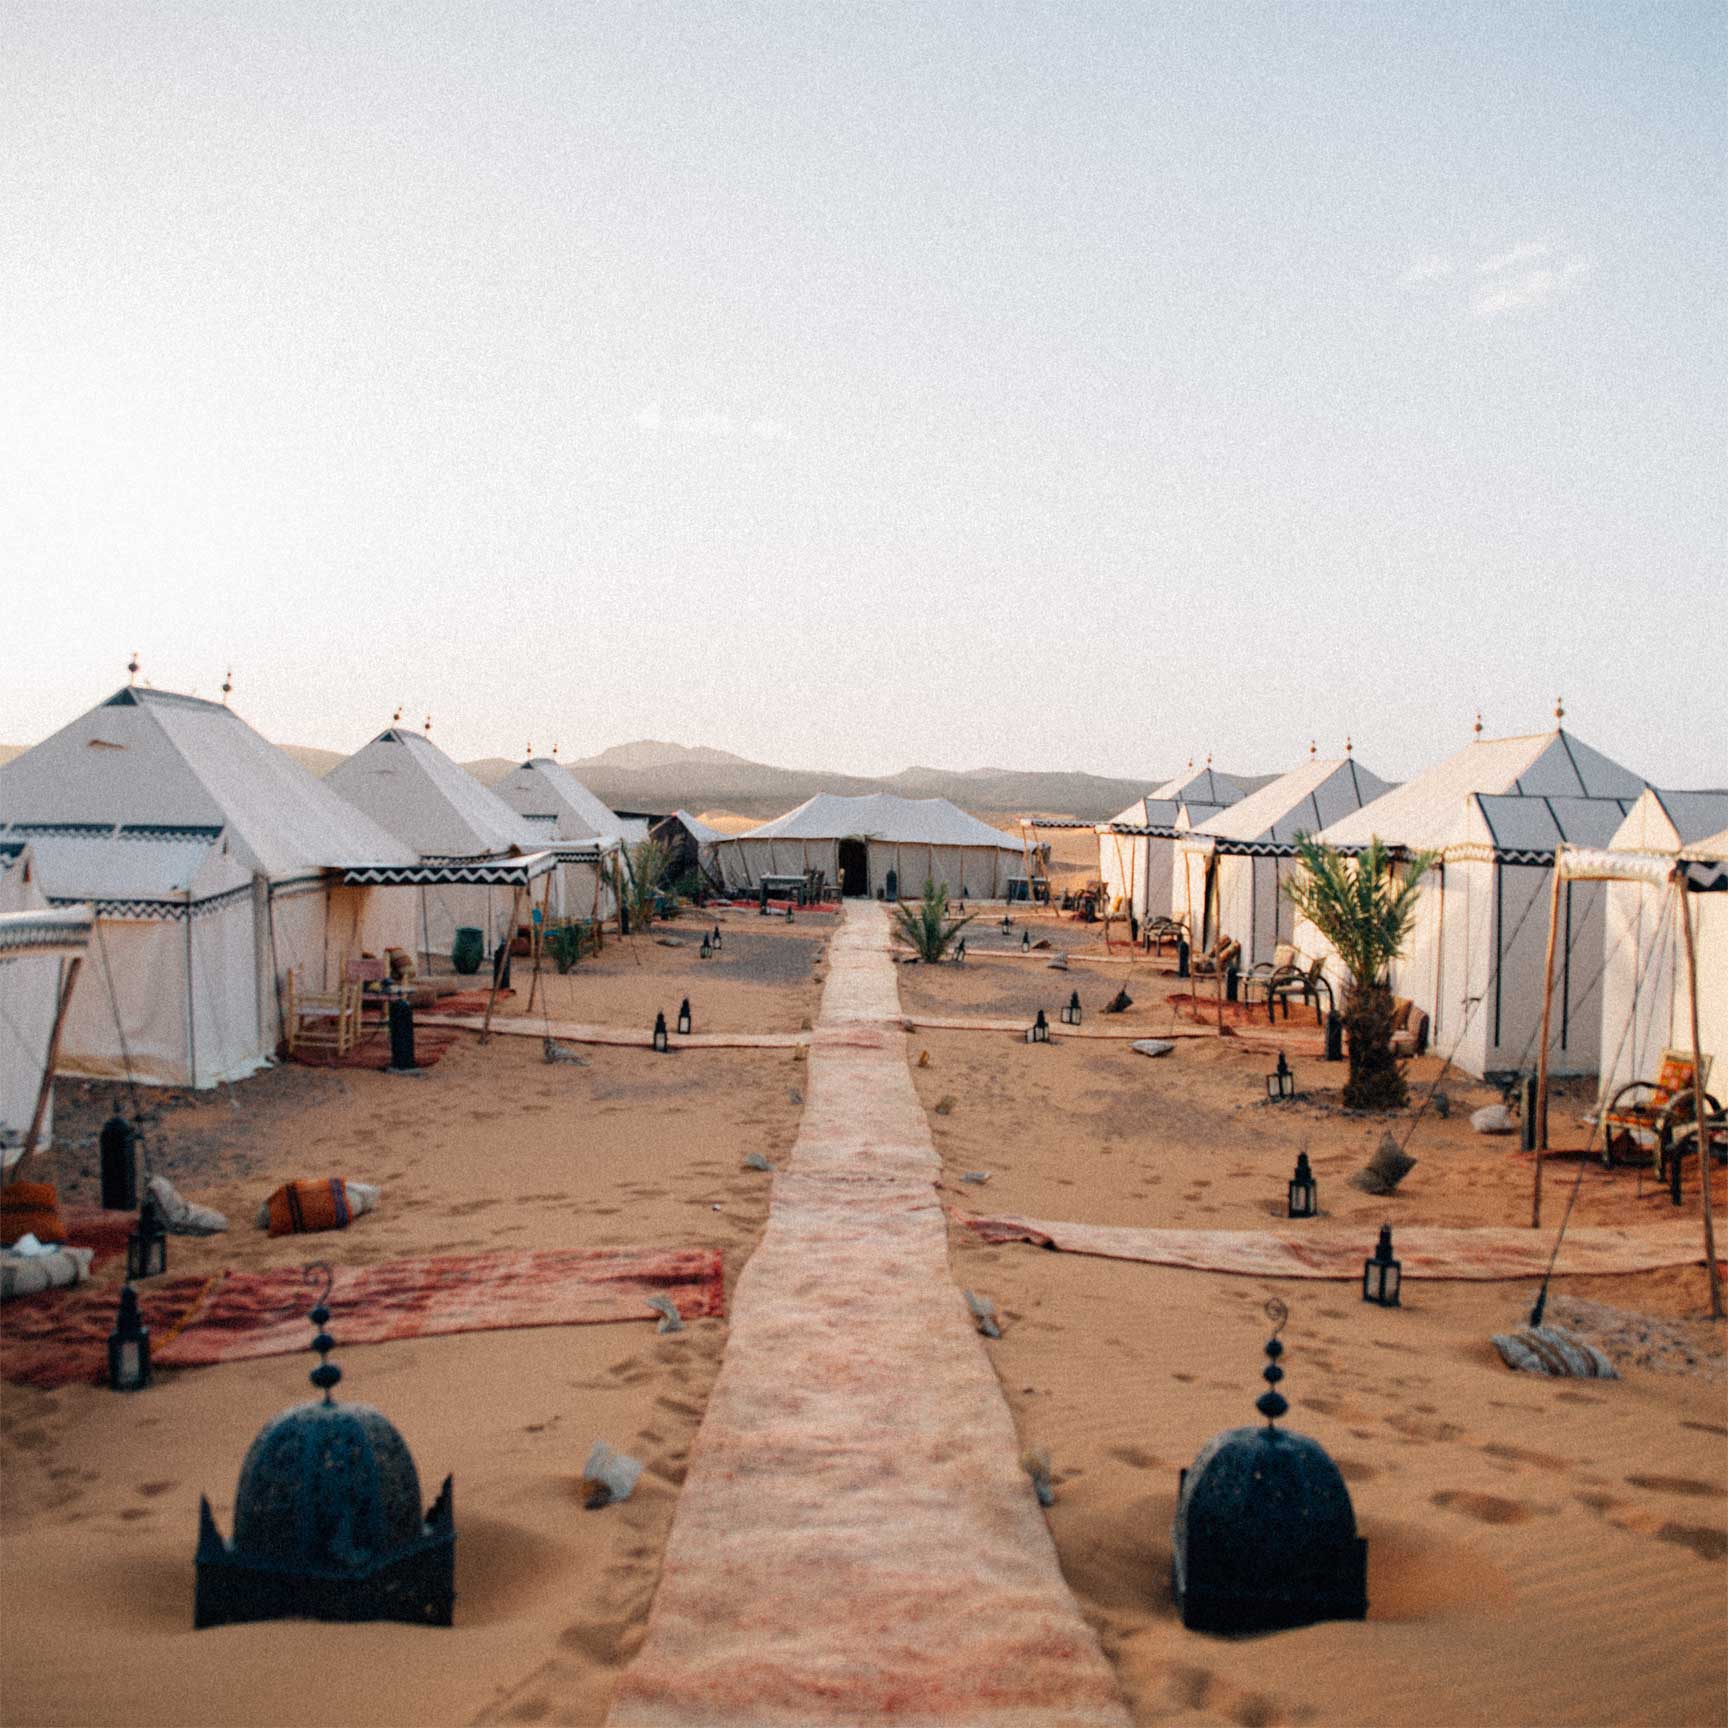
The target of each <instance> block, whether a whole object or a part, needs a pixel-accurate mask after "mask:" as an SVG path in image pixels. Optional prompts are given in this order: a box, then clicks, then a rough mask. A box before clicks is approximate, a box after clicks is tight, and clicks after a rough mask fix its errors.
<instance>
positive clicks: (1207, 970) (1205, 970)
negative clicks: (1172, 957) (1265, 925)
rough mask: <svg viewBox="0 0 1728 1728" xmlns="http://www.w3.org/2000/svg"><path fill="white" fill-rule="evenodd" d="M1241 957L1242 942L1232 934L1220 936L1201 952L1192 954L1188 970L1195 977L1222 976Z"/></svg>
mask: <svg viewBox="0 0 1728 1728" xmlns="http://www.w3.org/2000/svg"><path fill="white" fill-rule="evenodd" d="M1241 958H1242V944H1241V943H1240V942H1238V941H1237V940H1236V938H1235V937H1234V936H1220V937H1219V938H1218V939H1217V941H1215V942H1214V943H1213V944H1212V946H1211V947H1210V948H1208V949H1206V950H1205V951H1204V952H1203V953H1200V954H1195V955H1193V956H1192V957H1191V958H1190V959H1189V961H1188V970H1189V971H1190V972H1191V973H1193V975H1194V976H1195V977H1196V978H1217V977H1222V976H1223V975H1224V974H1225V973H1226V972H1228V971H1229V970H1230V968H1231V967H1232V966H1234V965H1235V964H1236V962H1237V961H1238V960H1240V959H1241Z"/></svg>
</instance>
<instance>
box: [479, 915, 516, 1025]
mask: <svg viewBox="0 0 1728 1728" xmlns="http://www.w3.org/2000/svg"><path fill="white" fill-rule="evenodd" d="M521 892H522V890H521V889H520V888H519V887H517V886H516V885H515V884H514V883H512V884H511V886H510V929H511V931H512V932H514V930H515V928H516V903H517V899H518V897H519V896H520V894H521ZM486 922H487V925H488V927H490V925H491V922H492V896H491V895H490V894H488V895H487V896H486ZM514 940H515V937H514V935H513V934H512V935H510V936H506V937H505V938H504V943H503V947H504V952H503V953H502V954H495V955H494V956H493V960H492V988H491V990H490V991H489V992H488V993H487V996H486V1015H485V1018H484V1019H483V1020H482V1021H481V1022H480V1042H481V1043H482V1044H484V1043H485V1042H486V1040H487V1039H488V1038H490V1037H491V1036H492V1005H493V1004H494V1003H495V1002H496V1001H497V1000H498V986H499V983H500V982H501V981H502V979H503V977H504V962H505V961H506V960H507V959H508V958H509V957H510V944H511V942H513V941H514Z"/></svg>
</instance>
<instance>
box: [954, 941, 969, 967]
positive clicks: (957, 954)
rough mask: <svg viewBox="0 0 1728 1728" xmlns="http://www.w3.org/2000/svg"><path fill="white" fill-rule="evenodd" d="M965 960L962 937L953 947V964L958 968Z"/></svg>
mask: <svg viewBox="0 0 1728 1728" xmlns="http://www.w3.org/2000/svg"><path fill="white" fill-rule="evenodd" d="M965 958H966V938H965V937H964V936H962V937H961V938H960V940H959V941H958V942H957V943H956V944H955V947H954V964H955V965H956V966H958V965H959V964H960V963H961V962H962V961H963V960H964V959H965Z"/></svg>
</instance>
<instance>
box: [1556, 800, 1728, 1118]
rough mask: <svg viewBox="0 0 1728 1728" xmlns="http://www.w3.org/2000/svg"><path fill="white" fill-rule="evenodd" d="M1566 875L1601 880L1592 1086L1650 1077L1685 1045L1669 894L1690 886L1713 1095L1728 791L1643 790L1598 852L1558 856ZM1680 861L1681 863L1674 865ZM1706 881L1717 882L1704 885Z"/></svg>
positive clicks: (1727, 967) (1726, 961) (1724, 980)
mask: <svg viewBox="0 0 1728 1728" xmlns="http://www.w3.org/2000/svg"><path fill="white" fill-rule="evenodd" d="M1564 858H1565V867H1566V878H1567V880H1568V882H1573V881H1581V880H1587V879H1590V878H1592V877H1593V878H1595V879H1598V880H1602V881H1604V882H1605V883H1606V890H1605V892H1606V916H1605V920H1604V922H1605V929H1604V932H1603V940H1604V944H1605V948H1604V954H1605V958H1604V971H1603V978H1602V1068H1601V1073H1602V1094H1603V1096H1604V1097H1605V1098H1609V1097H1612V1096H1613V1094H1614V1092H1615V1090H1616V1089H1617V1088H1619V1087H1620V1086H1623V1085H1624V1084H1625V1083H1626V1082H1627V1081H1629V1080H1648V1079H1651V1078H1652V1077H1653V1076H1654V1075H1655V1074H1656V1072H1657V1070H1658V1069H1659V1068H1660V1067H1661V1065H1662V1056H1663V1053H1664V1052H1665V1051H1667V1050H1670V1049H1690V1048H1691V1043H1692V1028H1691V1024H1690V1007H1689V1003H1688V996H1687V982H1686V960H1685V955H1684V953H1683V952H1682V942H1681V939H1680V933H1679V930H1678V920H1677V919H1676V917H1675V916H1674V912H1675V906H1674V903H1673V895H1674V894H1675V893H1676V892H1678V891H1679V889H1680V886H1681V885H1682V884H1684V886H1685V888H1686V890H1687V891H1688V892H1689V893H1690V894H1691V896H1692V898H1691V900H1690V903H1689V904H1690V912H1691V918H1692V936H1693V945H1694V948H1695V950H1696V956H1697V967H1698V1020H1699V1035H1700V1037H1699V1041H1700V1044H1701V1046H1702V1048H1703V1051H1704V1053H1705V1055H1706V1057H1707V1058H1709V1059H1711V1061H1712V1064H1713V1071H1712V1075H1711V1079H1712V1081H1714V1082H1715V1083H1714V1084H1711V1085H1710V1090H1712V1091H1713V1092H1716V1093H1718V1094H1720V1093H1721V1090H1722V1086H1721V1081H1722V1080H1723V1078H1724V1072H1725V1071H1724V1064H1728V893H1723V892H1720V891H1719V890H1721V889H1724V888H1728V792H1668V791H1658V790H1657V789H1656V788H1655V787H1651V788H1649V790H1647V791H1646V792H1645V793H1644V795H1643V796H1642V797H1641V798H1639V799H1638V801H1637V802H1636V803H1635V804H1634V805H1633V806H1632V808H1631V810H1630V811H1629V812H1628V813H1627V816H1626V819H1625V821H1624V822H1622V823H1621V824H1620V826H1619V828H1617V829H1616V830H1615V832H1614V834H1613V837H1612V838H1611V839H1610V841H1609V843H1608V855H1607V856H1601V855H1597V854H1589V853H1577V854H1575V853H1572V852H1568V853H1566V854H1565V855H1564ZM1682 866H1684V867H1685V868H1684V869H1682V868H1681V867H1682ZM1706 889H1712V890H1718V891H1715V892H1705V891H1704V890H1706Z"/></svg>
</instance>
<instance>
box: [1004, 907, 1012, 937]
mask: <svg viewBox="0 0 1728 1728" xmlns="http://www.w3.org/2000/svg"><path fill="white" fill-rule="evenodd" d="M1013 928H1014V920H1013V919H1012V918H1010V917H1009V916H1008V914H1007V913H1006V912H1004V913H1003V914H1002V934H1003V935H1004V936H1006V935H1007V934H1008V932H1009V931H1010V930H1012V929H1013Z"/></svg>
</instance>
